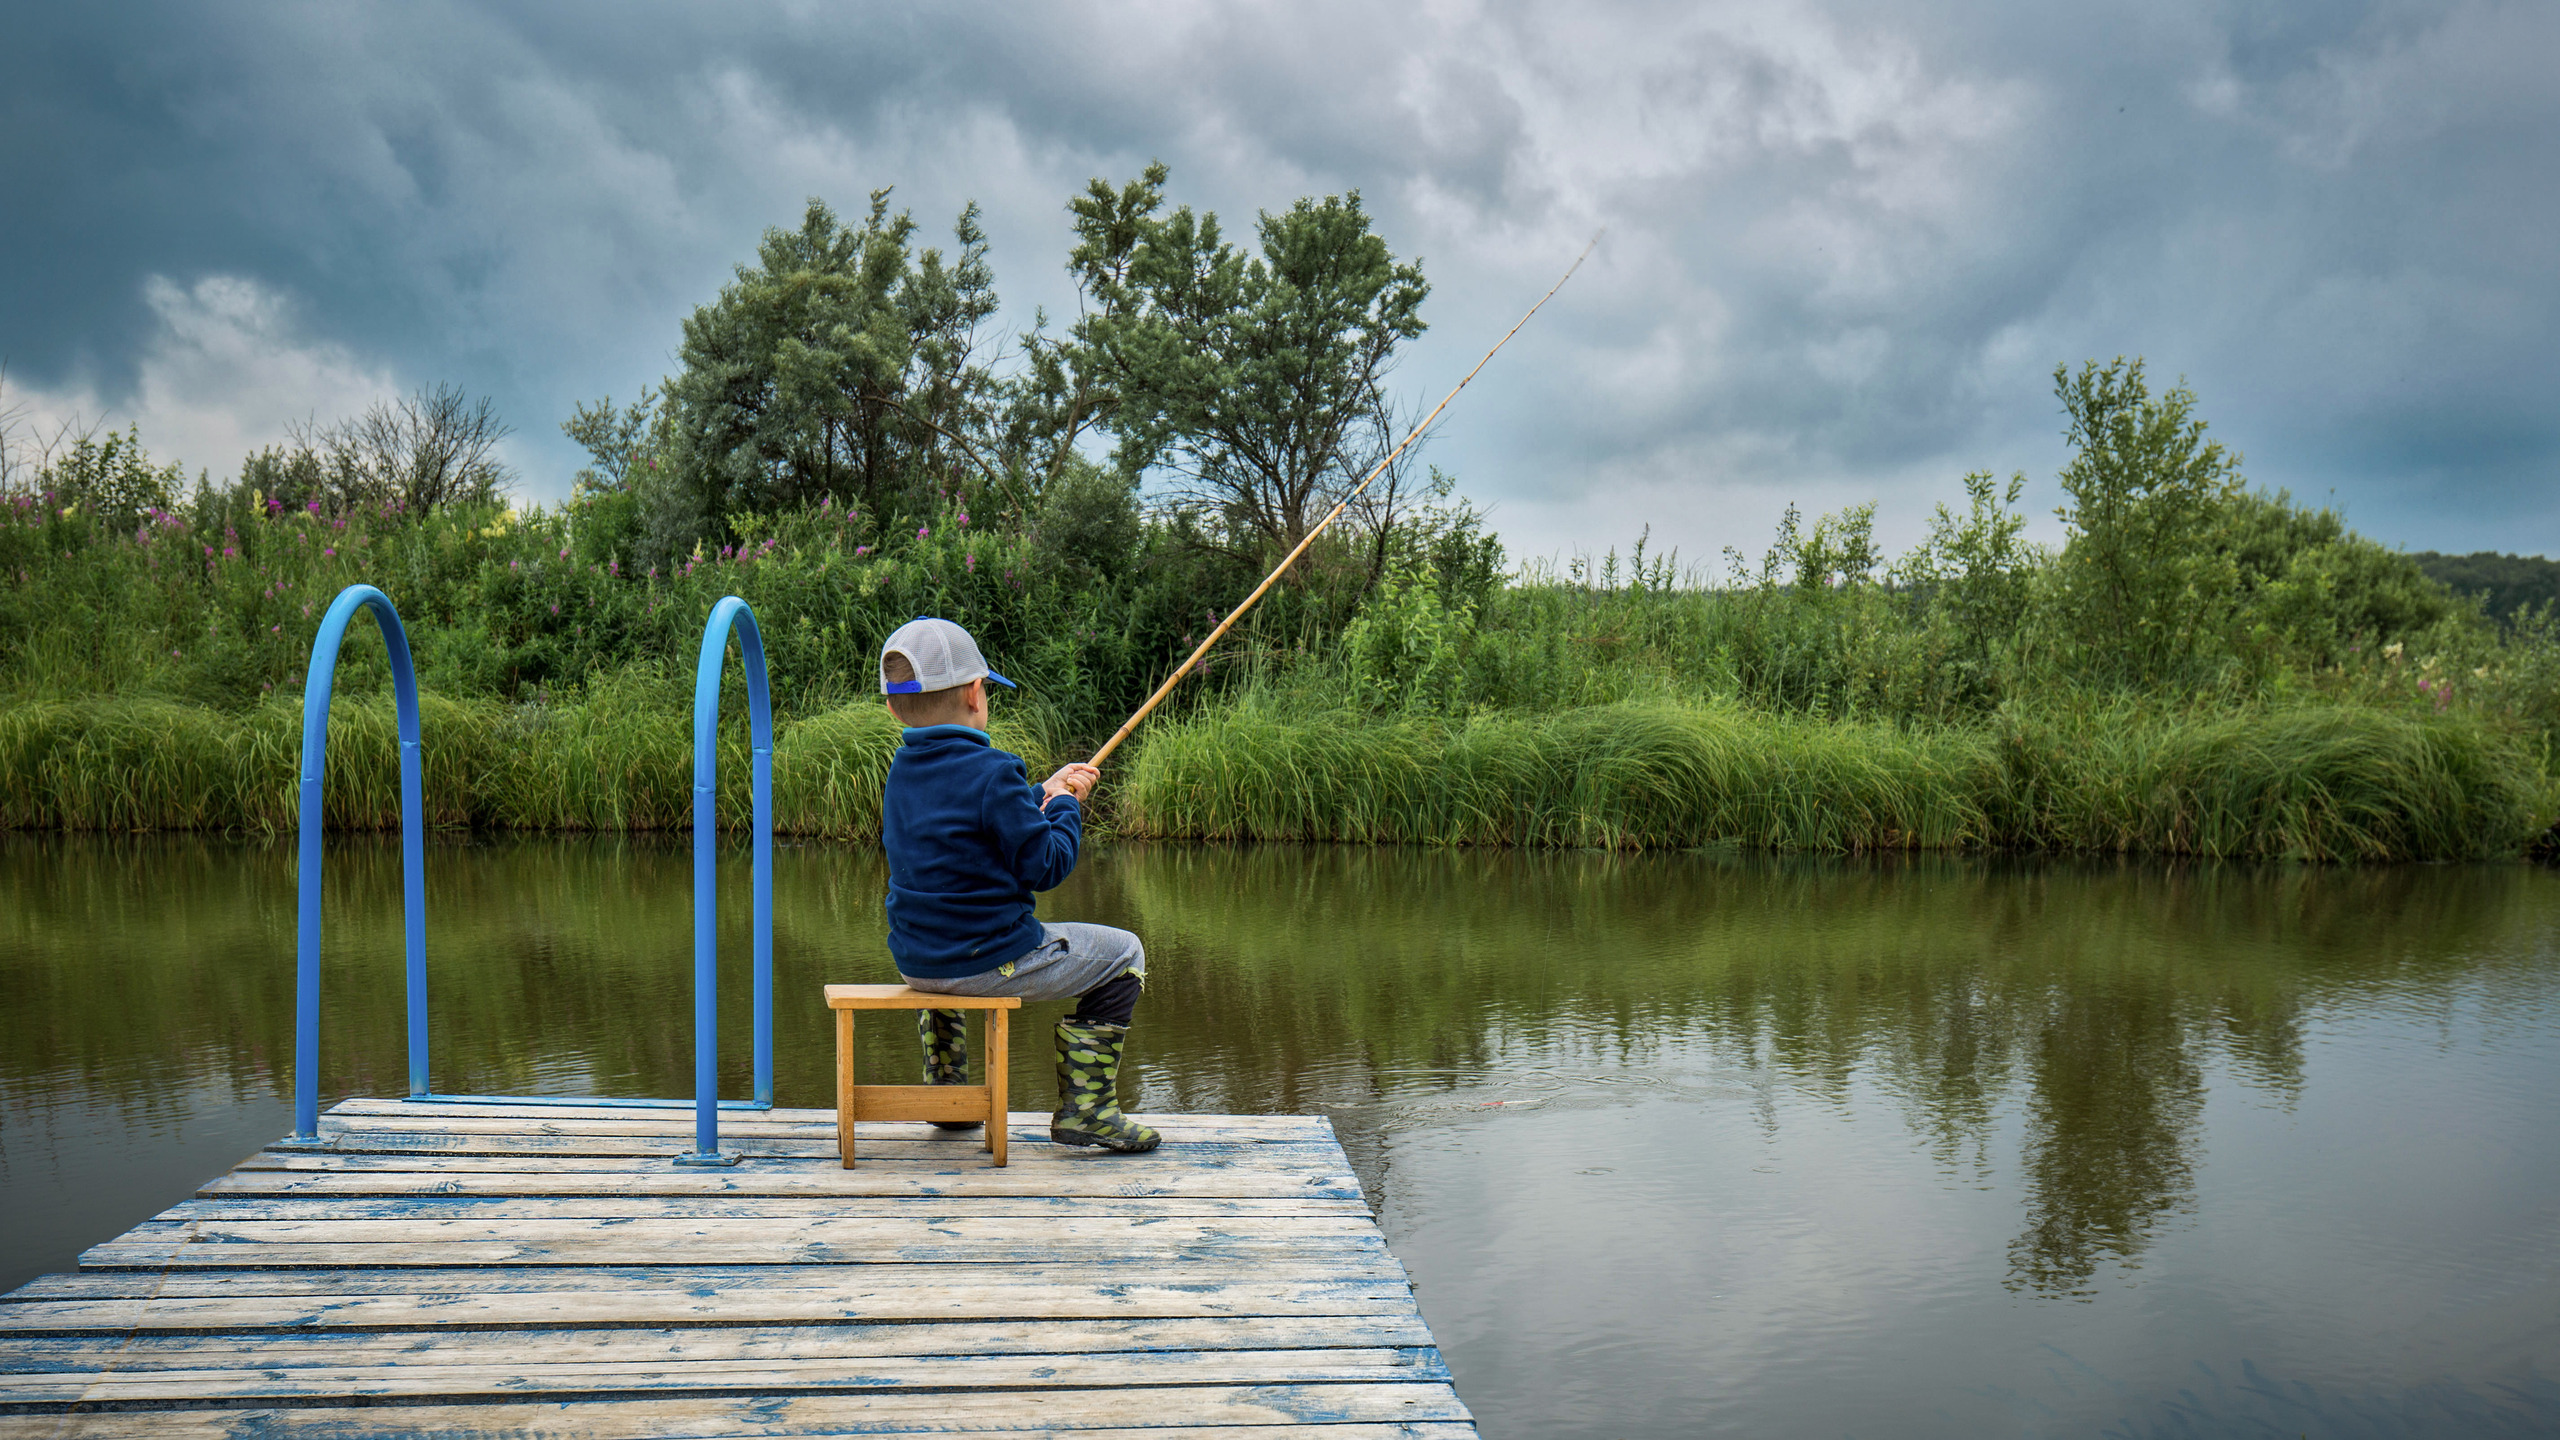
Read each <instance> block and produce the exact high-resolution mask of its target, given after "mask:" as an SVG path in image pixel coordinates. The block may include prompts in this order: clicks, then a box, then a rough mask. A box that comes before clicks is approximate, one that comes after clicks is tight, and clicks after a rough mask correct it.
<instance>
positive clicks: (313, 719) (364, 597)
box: [293, 585, 427, 1140]
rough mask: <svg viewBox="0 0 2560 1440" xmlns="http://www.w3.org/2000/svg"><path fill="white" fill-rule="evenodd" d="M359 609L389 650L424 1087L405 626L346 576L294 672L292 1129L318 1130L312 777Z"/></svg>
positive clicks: (419, 788)
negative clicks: (297, 675) (298, 680)
mask: <svg viewBox="0 0 2560 1440" xmlns="http://www.w3.org/2000/svg"><path fill="white" fill-rule="evenodd" d="M358 610H371V611H372V612H373V618H374V621H375V623H376V624H378V625H379V626H380V627H381V629H382V643H383V644H384V645H385V646H386V647H388V648H389V650H390V652H391V687H392V695H393V697H394V699H395V702H396V703H397V705H398V707H399V712H400V879H401V887H400V913H401V918H402V919H403V921H405V922H406V925H405V928H406V930H407V932H408V972H409V1093H410V1094H412V1095H424V1094H426V1093H427V861H426V833H425V825H424V819H423V817H424V814H425V810H426V805H425V800H424V796H423V791H424V787H423V785H422V783H421V781H420V778H419V763H418V675H417V671H416V670H415V669H414V668H412V667H411V665H410V663H409V632H408V631H407V630H406V629H404V628H402V626H401V624H400V612H399V610H398V609H396V608H395V607H394V606H393V605H392V603H391V597H389V596H387V595H385V594H383V593H382V592H381V591H379V590H376V589H375V588H373V587H372V586H370V585H350V586H348V587H347V588H346V589H344V590H341V591H339V592H338V598H337V599H335V600H333V601H331V602H330V603H329V613H328V614H327V615H326V616H325V617H323V618H322V619H321V621H320V633H319V634H318V635H315V636H313V637H312V640H311V668H310V670H309V671H308V672H306V675H305V678H304V680H303V682H302V815H301V826H302V861H301V865H300V866H299V868H298V870H297V872H296V875H295V889H296V891H297V895H296V900H297V914H296V918H295V921H294V968H293V974H294V1026H293V1138H294V1139H296V1140H316V1139H318V1138H319V1135H320V831H321V818H322V817H321V810H320V779H321V776H322V774H323V773H324V772H325V771H326V770H327V769H328V766H329V691H330V687H331V685H332V683H333V682H334V681H335V680H336V678H337V670H338V645H339V642H341V641H343V640H344V639H345V638H346V634H347V624H348V622H349V621H351V620H353V619H354V618H355V615H356V612H357V611H358Z"/></svg>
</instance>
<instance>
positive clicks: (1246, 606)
mask: <svg viewBox="0 0 2560 1440" xmlns="http://www.w3.org/2000/svg"><path fill="white" fill-rule="evenodd" d="M1607 233H1608V232H1607V231H1606V230H1603V231H1602V232H1600V234H1603V235H1605V234H1607ZM1599 243H1600V235H1594V236H1592V237H1591V244H1589V245H1585V246H1583V247H1582V253H1581V254H1579V255H1576V256H1574V257H1573V263H1572V264H1571V265H1568V266H1566V267H1565V271H1564V274H1563V276H1562V277H1561V278H1559V279H1558V280H1557V281H1556V283H1555V284H1553V285H1550V286H1548V287H1547V293H1546V294H1544V295H1541V296H1539V297H1538V303H1537V304H1535V305H1532V306H1530V307H1529V313H1528V314H1527V315H1523V316H1521V317H1520V319H1519V321H1518V322H1517V323H1515V324H1514V325H1513V326H1512V327H1511V328H1510V329H1508V330H1505V331H1503V332H1502V338H1501V339H1499V340H1496V341H1494V342H1493V348H1492V349H1491V350H1487V351H1486V352H1484V358H1483V359H1482V360H1478V361H1477V362H1476V368H1475V369H1474V370H1470V371H1468V372H1467V373H1466V375H1465V377H1464V378H1463V379H1461V380H1459V381H1458V383H1457V384H1456V385H1455V386H1453V387H1451V389H1450V391H1449V393H1448V394H1446V395H1443V396H1441V397H1440V403H1439V404H1437V405H1434V406H1432V407H1431V413H1430V414H1428V415H1425V416H1423V417H1422V423H1421V424H1419V425H1416V426H1414V427H1413V429H1411V430H1409V431H1407V432H1406V433H1405V437H1404V439H1402V440H1400V441H1398V442H1397V443H1396V448H1394V449H1393V450H1390V451H1388V452H1387V458H1386V459H1384V460H1381V461H1379V462H1378V463H1377V464H1376V465H1375V466H1374V467H1372V468H1371V469H1370V471H1369V473H1368V474H1367V475H1366V476H1364V477H1362V478H1361V481H1360V483H1359V484H1357V485H1354V486H1352V487H1351V493H1349V494H1347V495H1345V496H1343V497H1342V498H1341V499H1340V500H1337V501H1335V502H1334V506H1333V508H1332V509H1331V510H1329V511H1326V512H1325V517H1324V518H1323V519H1321V520H1319V521H1317V522H1316V523H1315V527H1314V528H1313V529H1310V530H1309V531H1307V537H1306V538H1305V539H1303V540H1301V541H1299V542H1298V547H1297V548H1296V549H1294V550H1292V551H1290V552H1289V554H1288V557H1287V558H1285V559H1283V560H1282V561H1281V562H1280V563H1279V564H1278V565H1276V566H1274V567H1272V570H1271V573H1270V574H1268V575H1265V576H1263V577H1262V583H1261V584H1259V585H1256V586H1254V587H1253V593H1252V594H1250V595H1247V596H1246V597H1244V603H1242V604H1240V605H1238V606H1236V608H1234V609H1233V610H1230V611H1228V612H1227V618H1225V619H1224V620H1221V621H1219V622H1218V628H1217V629H1215V630H1212V631H1210V632H1209V638H1208V639H1206V640H1203V641H1201V642H1200V645H1199V648H1198V649H1195V650H1193V651H1192V652H1191V658H1190V659H1188V660H1185V661H1183V662H1182V665H1181V667H1180V668H1179V669H1177V670H1175V671H1174V672H1173V673H1172V674H1171V675H1168V676H1166V677H1165V680H1164V683H1163V684H1161V685H1158V686H1157V687H1156V693H1154V694H1153V695H1150V696H1148V697H1147V703H1146V704H1144V705H1141V706H1139V707H1138V713H1136V714H1135V715H1132V716H1130V717H1129V718H1128V719H1127V720H1125V721H1123V722H1122V723H1121V725H1120V728H1119V729H1117V730H1114V731H1112V732H1111V738H1110V739H1108V740H1105V741H1103V742H1102V748H1101V749H1099V750H1096V751H1094V752H1093V758H1092V759H1091V760H1088V761H1086V762H1085V763H1086V764H1088V765H1092V766H1094V767H1096V768H1097V769H1098V768H1100V766H1101V764H1102V762H1103V761H1104V760H1107V759H1109V758H1110V756H1111V752H1112V751H1114V750H1117V749H1119V748H1120V742H1121V741H1123V740H1126V739H1128V738H1129V732H1130V731H1132V730H1135V729H1137V728H1138V722H1139V721H1141V720H1144V719H1146V718H1147V716H1148V715H1150V714H1152V713H1154V711H1155V708H1156V707H1157V706H1158V705H1161V704H1163V703H1164V697H1165V696H1167V695H1170V694H1172V693H1173V687H1174V686H1176V685H1179V684H1181V683H1182V677H1183V676H1185V675H1188V674H1190V673H1191V672H1192V670H1193V669H1195V668H1197V667H1198V665H1199V664H1200V661H1201V660H1202V659H1203V658H1204V657H1206V656H1207V655H1208V653H1209V647H1210V646H1212V645H1215V644H1217V643H1218V638H1219V637H1220V636H1222V635H1224V634H1226V633H1227V632H1228V631H1229V630H1231V629H1233V628H1235V623H1236V621H1237V620H1239V619H1242V618H1243V616H1244V612H1246V611H1247V610H1250V609H1252V608H1253V602H1255V601H1257V600H1259V599H1261V598H1262V596H1263V593H1264V592H1265V591H1267V590H1269V589H1270V588H1271V587H1272V586H1273V585H1276V584H1278V583H1279V581H1280V577H1281V576H1283V575H1286V574H1288V573H1289V567H1290V566H1292V565H1295V564H1297V563H1298V557H1299V556H1301V555H1304V554H1306V553H1307V547H1308V546H1310V545H1313V544H1314V543H1316V537H1317V536H1319V535H1322V534H1323V533H1324V530H1325V527H1326V526H1328V525H1331V524H1332V523H1333V522H1334V520H1335V519H1336V518H1338V517H1339V516H1340V515H1341V514H1342V512H1343V510H1344V509H1345V508H1347V507H1348V506H1349V505H1350V504H1351V502H1352V501H1354V500H1357V499H1359V498H1360V492H1362V491H1364V490H1366V489H1368V488H1369V485H1370V482H1371V481H1374V480H1376V479H1377V478H1378V477H1379V476H1381V475H1383V474H1385V473H1387V467H1388V466H1390V465H1393V464H1394V463H1396V457H1397V456H1399V455H1402V454H1403V453H1404V452H1405V447H1406V446H1409V445H1411V444H1412V443H1413V442H1414V441H1416V440H1419V439H1421V438H1422V436H1423V434H1424V432H1426V431H1428V430H1429V429H1430V428H1431V422H1433V421H1434V420H1437V419H1439V418H1440V412H1441V411H1443V410H1446V409H1448V408H1449V402H1450V401H1452V400H1455V399H1457V398H1458V392H1459V391H1460V390H1464V389H1466V388H1467V381H1469V380H1473V379H1474V378H1476V372H1477V371H1479V370H1482V369H1484V367H1485V366H1487V365H1489V364H1491V363H1492V361H1493V357H1494V356H1495V355H1497V354H1500V353H1501V351H1502V347H1503V346H1505V345H1508V344H1510V343H1511V337H1512V336H1514V335H1517V334H1519V333H1520V327H1521V326H1522V325H1526V324H1528V323H1529V320H1530V317H1531V316H1534V315H1536V314H1537V313H1538V312H1539V311H1540V310H1543V309H1545V308H1546V304H1547V302H1548V301H1550V300H1553V299H1554V298H1556V292H1557V291H1558V290H1562V289H1563V288H1564V282H1565V281H1567V280H1570V279H1572V278H1573V272H1574V271H1576V270H1579V269H1581V268H1582V262H1583V261H1585V260H1588V259H1590V258H1591V251H1592V249H1593V247H1594V246H1597V245H1598V244H1599Z"/></svg>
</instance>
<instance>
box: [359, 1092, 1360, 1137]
mask: <svg viewBox="0 0 2560 1440" xmlns="http://www.w3.org/2000/svg"><path fill="white" fill-rule="evenodd" d="M379 1116H396V1117H419V1116H438V1117H451V1118H455V1119H465V1120H469V1119H480V1118H486V1117H492V1116H506V1117H516V1118H527V1119H561V1120H612V1121H634V1120H636V1121H641V1122H644V1123H649V1124H654V1125H666V1126H673V1127H675V1128H676V1129H677V1130H679V1131H688V1132H689V1131H690V1129H691V1127H692V1124H693V1112H692V1111H691V1110H690V1109H687V1108H673V1109H671V1108H668V1107H664V1106H629V1107H620V1108H616V1107H610V1106H592V1105H545V1104H542V1103H541V1102H539V1101H535V1102H532V1103H525V1102H510V1103H508V1104H505V1105H457V1104H451V1103H445V1102H438V1101H414V1100H397V1099H380V1098H371V1097H366V1098H351V1099H347V1100H342V1101H340V1102H339V1103H338V1104H336V1105H333V1106H331V1107H330V1108H329V1109H328V1110H327V1111H326V1112H324V1113H323V1115H322V1119H323V1121H324V1122H326V1121H332V1120H346V1121H353V1120H356V1119H358V1118H359V1117H379ZM1144 1118H1145V1120H1146V1121H1147V1123H1148V1124H1150V1125H1153V1126H1155V1127H1156V1128H1157V1129H1158V1130H1160V1131H1163V1132H1165V1133H1167V1134H1183V1135H1189V1134H1194V1133H1205V1132H1210V1131H1217V1132H1232V1133H1236V1134H1253V1135H1280V1134H1287V1135H1299V1136H1308V1135H1316V1136H1322V1137H1324V1138H1326V1139H1330V1138H1332V1136H1333V1122H1332V1121H1331V1120H1329V1119H1327V1118H1326V1117H1324V1116H1322V1115H1208V1114H1193V1113H1187V1112H1186V1113H1163V1114H1157V1113H1150V1114H1148V1115H1146V1116H1145V1117H1144ZM835 1123H836V1112H835V1111H834V1110H832V1109H826V1108H821V1107H809V1106H802V1107H791V1108H777V1109H773V1110H723V1111H721V1112H720V1126H721V1128H722V1129H723V1130H724V1131H725V1130H727V1129H728V1128H729V1127H730V1126H732V1125H736V1126H741V1127H754V1126H760V1125H775V1126H807V1127H817V1128H822V1129H824V1130H825V1131H826V1132H827V1133H829V1134H832V1133H834V1128H835ZM1008 1123H1010V1124H1011V1125H1013V1126H1014V1127H1015V1128H1017V1129H1030V1128H1035V1127H1036V1128H1039V1129H1041V1130H1044V1131H1045V1130H1046V1129H1047V1127H1048V1123H1049V1116H1048V1113H1047V1112H1046V1111H1040V1110H1016V1111H1013V1112H1011V1115H1010V1118H1009V1121H1008ZM908 1128H909V1129H910V1130H914V1131H921V1130H922V1128H923V1127H921V1126H912V1127H908ZM862 1133H863V1134H864V1135H865V1136H868V1135H869V1134H870V1133H871V1131H870V1129H869V1127H868V1126H866V1127H865V1128H864V1130H863V1132H862Z"/></svg>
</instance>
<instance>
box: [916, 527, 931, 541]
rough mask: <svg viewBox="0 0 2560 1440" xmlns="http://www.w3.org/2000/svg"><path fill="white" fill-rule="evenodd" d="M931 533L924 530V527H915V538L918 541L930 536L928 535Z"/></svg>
mask: <svg viewBox="0 0 2560 1440" xmlns="http://www.w3.org/2000/svg"><path fill="white" fill-rule="evenodd" d="M932 533H933V532H932V531H931V530H929V529H927V528H925V527H924V526H922V525H919V526H917V527H916V538H917V539H919V540H921V539H923V538H924V537H926V536H927V535H930V534H932Z"/></svg>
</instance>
